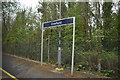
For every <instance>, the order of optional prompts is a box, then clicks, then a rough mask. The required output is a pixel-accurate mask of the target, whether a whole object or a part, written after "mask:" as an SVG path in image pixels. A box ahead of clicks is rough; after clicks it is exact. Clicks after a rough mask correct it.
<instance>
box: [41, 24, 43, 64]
mask: <svg viewBox="0 0 120 80" xmlns="http://www.w3.org/2000/svg"><path fill="white" fill-rule="evenodd" d="M42 64H43V25H42V34H41V65H42Z"/></svg>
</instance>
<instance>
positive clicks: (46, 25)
mask: <svg viewBox="0 0 120 80" xmlns="http://www.w3.org/2000/svg"><path fill="white" fill-rule="evenodd" d="M68 24H73V44H72V64H71V75H73V68H74V45H75V17H70V18H64V19H59V20H55V21H50V22H45V23H43V25H42V36H41V65H42V62H43V28H49V27H55V26H62V25H68Z"/></svg>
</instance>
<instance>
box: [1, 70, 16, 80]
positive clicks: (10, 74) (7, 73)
mask: <svg viewBox="0 0 120 80" xmlns="http://www.w3.org/2000/svg"><path fill="white" fill-rule="evenodd" d="M0 70H1V71H3V72H4V73H5V74H7V75H8V76H10V77H11V78H13V79H15V80H18V79H17V78H16V77H15V76H13V75H11V74H10V73H8V72H7V71H5V70H4V69H2V68H0Z"/></svg>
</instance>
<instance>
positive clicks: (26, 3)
mask: <svg viewBox="0 0 120 80" xmlns="http://www.w3.org/2000/svg"><path fill="white" fill-rule="evenodd" d="M18 1H19V2H20V4H21V5H22V6H23V7H26V8H27V7H32V8H33V9H34V8H35V7H36V6H37V5H38V1H39V0H18Z"/></svg>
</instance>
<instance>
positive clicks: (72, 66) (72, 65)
mask: <svg viewBox="0 0 120 80" xmlns="http://www.w3.org/2000/svg"><path fill="white" fill-rule="evenodd" d="M72 45H73V46H72V64H71V75H73V68H74V52H75V51H74V48H75V47H74V45H75V17H73V44H72Z"/></svg>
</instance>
